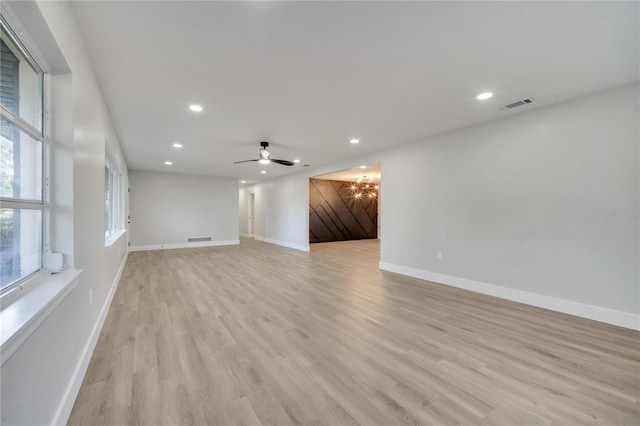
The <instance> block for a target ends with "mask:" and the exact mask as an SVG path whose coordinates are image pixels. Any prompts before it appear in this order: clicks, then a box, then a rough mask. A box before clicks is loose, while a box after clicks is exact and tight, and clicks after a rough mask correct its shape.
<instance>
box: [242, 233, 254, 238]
mask: <svg viewBox="0 0 640 426" xmlns="http://www.w3.org/2000/svg"><path fill="white" fill-rule="evenodd" d="M240 236H241V237H245V238H251V237H253V235H250V234H247V233H246V232H241V233H240Z"/></svg>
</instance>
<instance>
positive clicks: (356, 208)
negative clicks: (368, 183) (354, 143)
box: [309, 179, 378, 243]
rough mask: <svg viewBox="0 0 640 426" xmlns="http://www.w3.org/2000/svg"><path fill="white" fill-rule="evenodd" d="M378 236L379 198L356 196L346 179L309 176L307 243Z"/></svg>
mask: <svg viewBox="0 0 640 426" xmlns="http://www.w3.org/2000/svg"><path fill="white" fill-rule="evenodd" d="M377 237H378V200H377V199H375V198H374V199H369V198H367V199H355V198H353V197H352V196H351V190H350V184H349V182H338V181H333V180H320V179H309V242H310V243H324V242H330V241H346V240H362V239H368V238H377Z"/></svg>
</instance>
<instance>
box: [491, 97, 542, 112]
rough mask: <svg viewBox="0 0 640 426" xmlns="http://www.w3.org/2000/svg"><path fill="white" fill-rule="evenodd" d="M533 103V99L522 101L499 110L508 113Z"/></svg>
mask: <svg viewBox="0 0 640 426" xmlns="http://www.w3.org/2000/svg"><path fill="white" fill-rule="evenodd" d="M533 101H534V99H533V98H527V99H521V100H519V101H515V102H511V103H510V104H505V105H500V106H499V107H498V109H499V110H500V111H506V110H509V109H513V108H517V107H520V106H523V105H529V104H532V103H533Z"/></svg>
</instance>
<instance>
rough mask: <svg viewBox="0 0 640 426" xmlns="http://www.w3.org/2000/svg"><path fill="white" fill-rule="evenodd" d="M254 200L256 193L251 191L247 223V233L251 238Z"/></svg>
mask: <svg viewBox="0 0 640 426" xmlns="http://www.w3.org/2000/svg"><path fill="white" fill-rule="evenodd" d="M255 201H256V194H255V193H253V192H251V193H249V212H248V213H249V224H248V227H247V231H248V232H247V233H248V234H249V237H251V238H253V234H254V232H255V221H254V213H255Z"/></svg>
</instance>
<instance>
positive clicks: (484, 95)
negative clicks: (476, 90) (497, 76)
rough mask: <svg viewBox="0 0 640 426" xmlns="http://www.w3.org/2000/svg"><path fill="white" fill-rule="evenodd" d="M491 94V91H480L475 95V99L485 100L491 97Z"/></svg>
mask: <svg viewBox="0 0 640 426" xmlns="http://www.w3.org/2000/svg"><path fill="white" fill-rule="evenodd" d="M492 96H493V93H491V92H484V93H480V94H479V95H478V96H476V99H477V100H479V101H486V100H487V99H489V98H491V97H492Z"/></svg>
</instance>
